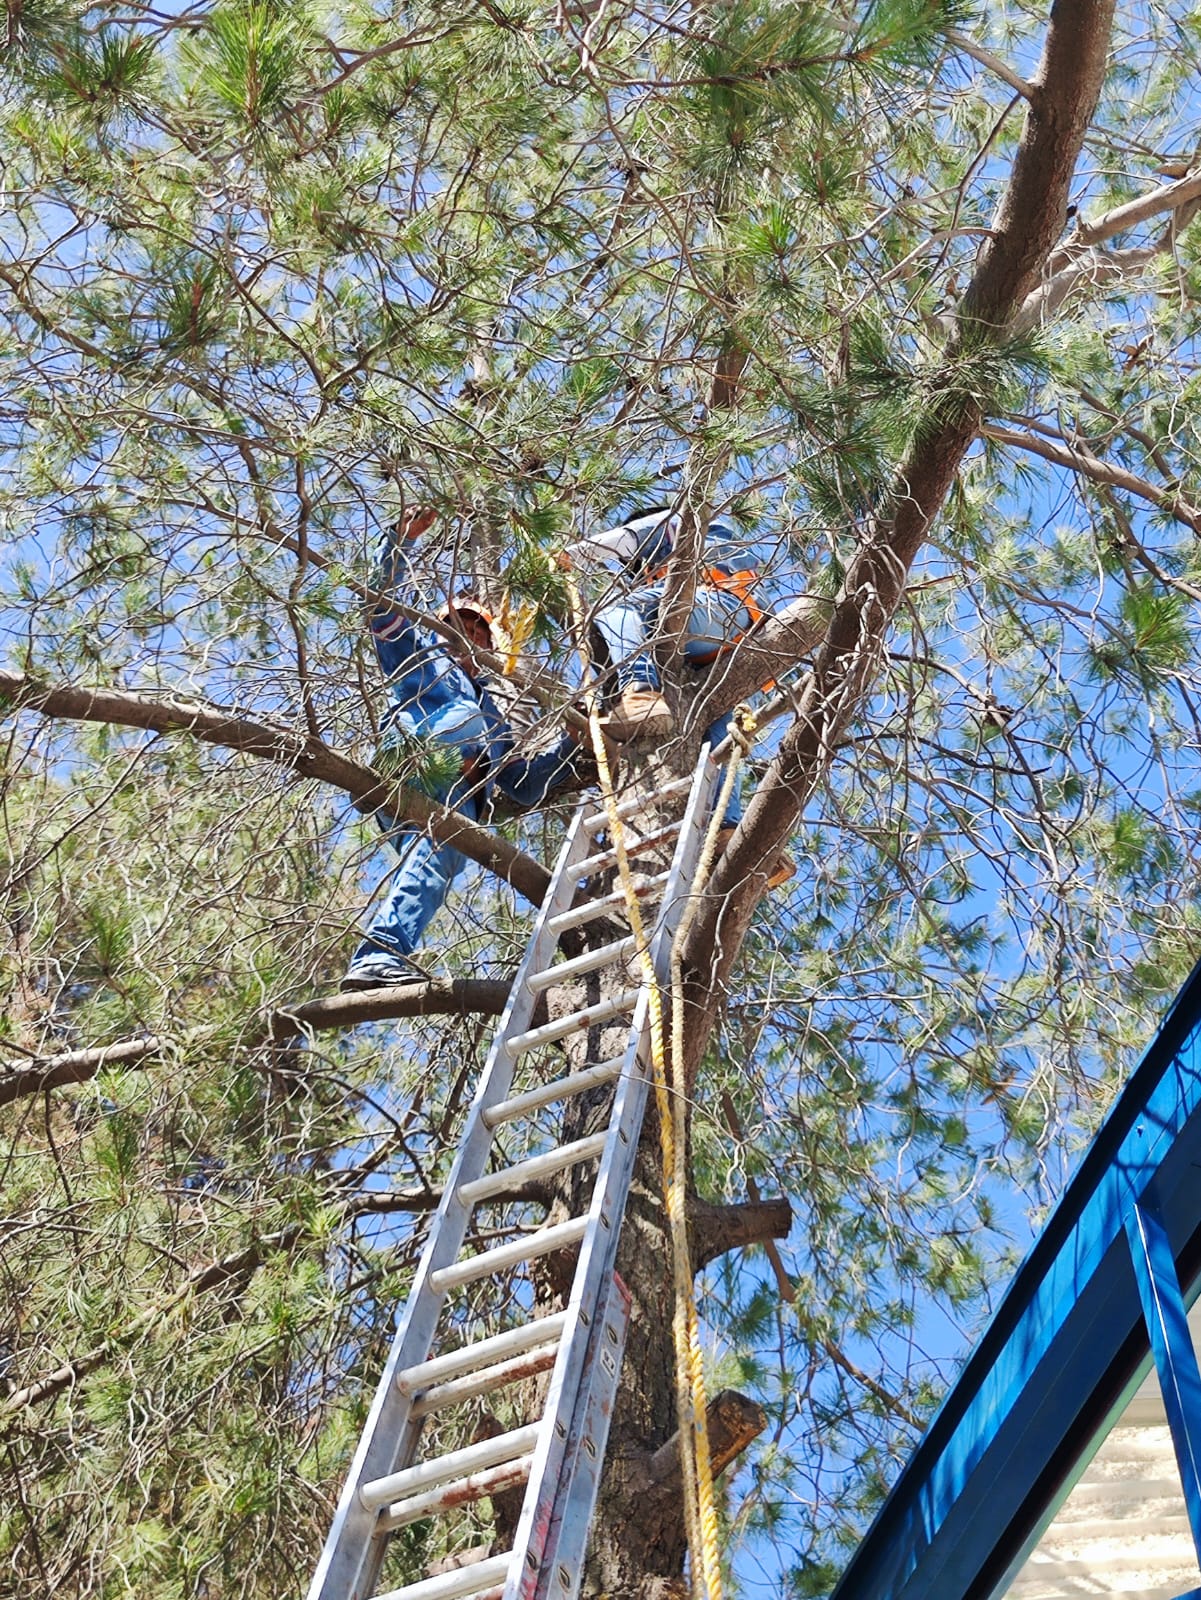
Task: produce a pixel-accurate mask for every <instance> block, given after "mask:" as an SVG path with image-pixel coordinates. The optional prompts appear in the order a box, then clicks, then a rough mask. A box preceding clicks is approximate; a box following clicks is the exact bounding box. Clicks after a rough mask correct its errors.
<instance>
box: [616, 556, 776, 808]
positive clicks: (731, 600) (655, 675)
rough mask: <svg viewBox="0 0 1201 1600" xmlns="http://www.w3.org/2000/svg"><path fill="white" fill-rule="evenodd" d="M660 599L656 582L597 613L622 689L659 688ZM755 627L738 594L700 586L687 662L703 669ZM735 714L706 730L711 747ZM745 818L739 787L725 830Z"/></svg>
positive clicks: (724, 716) (724, 715) (686, 641)
mask: <svg viewBox="0 0 1201 1600" xmlns="http://www.w3.org/2000/svg"><path fill="white" fill-rule="evenodd" d="M662 599H663V585H662V584H661V583H653V584H648V585H647V587H646V588H645V589H634V590H632V591H631V592H630V593H629V594H627V595H624V596H622V598H621V599H620V600H614V601H613V602H612V604H610V605H606V606H603V607H602V608H601V609H600V611H598V612H597V615H596V624H595V625H596V631H597V632H598V633H599V634H600V636H601V638H602V639H603V640H604V641H605V645H606V647H607V649H608V651H609V659H610V661H612V663H613V665H614V667H615V668H616V671H617V683H618V686H619V688H622V689H630V688H643V689H657V688H659V686H660V683H661V681H662V680H661V679H660V676H659V666H658V663H657V662H656V660H655V657H654V654H653V652H652V651H651V650H650V649H648V648H647V646H648V642H649V640H650V637H651V635H652V634H653V632H654V630H655V624H656V623H657V622H658V620H659V604H660V602H661V601H662ZM751 625H752V619H751V616H750V613H749V612H748V611H747V609H746V607H745V606H744V605H743V603H742V601H741V600H739V598H738V596H737V595H734V594H731V593H730V592H729V591H728V590H726V589H716V588H714V587H713V586H712V585H710V584H700V585H698V587H697V591H696V595H695V597H694V599H693V602H692V615H691V616H690V617H689V618H688V627H687V630H686V631H685V634H684V645H683V653H684V659H685V661H692V662H695V663H697V664H698V665H699V664H701V663H703V662H705V661H708V660H710V659H711V658H712V657H713V656H714V655H716V654H717V652H718V651H719V650H722V649H725V648H727V647H728V646H730V645H732V644H733V643H734V641H735V640H736V639H737V638H739V637H740V636H741V635H742V634H744V633H746V632H747V630H748V629H749V628H750V627H751ZM732 716H733V713H732V712H729V711H727V712H723V713H722V715H721V716H720V717H716V718H715V719H714V720H713V721H712V722H711V723H710V724H709V726H708V727H707V728H706V729H705V738H706V739H707V740H708V742H709V744H710V745H716V744H720V743H721V741H722V740H723V739H724V738H725V736H726V734H727V733H728V732H729V731H730V722H731V718H732ZM741 820H742V796H741V794H740V793H739V790H738V786H737V785H735V787H734V792H733V793H732V794H731V796H730V803H729V805H728V806H727V807H726V814H725V816H724V817H723V818H722V826H723V827H731V828H732V827H733V826H734V825H735V824H736V823H738V822H740V821H741Z"/></svg>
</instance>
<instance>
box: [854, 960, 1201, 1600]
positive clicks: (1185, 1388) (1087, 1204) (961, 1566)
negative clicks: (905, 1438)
mask: <svg viewBox="0 0 1201 1600" xmlns="http://www.w3.org/2000/svg"><path fill="white" fill-rule="evenodd" d="M1182 1284H1183V1285H1184V1290H1183V1292H1182V1289H1181V1285H1182ZM1199 1292H1201V966H1198V967H1197V968H1195V969H1194V971H1193V973H1192V975H1191V976H1190V977H1189V979H1188V982H1187V983H1186V984H1185V985H1184V988H1183V989H1182V990H1181V991H1180V994H1179V995H1178V996H1177V998H1176V1000H1175V1002H1174V1004H1173V1006H1172V1008H1171V1010H1170V1011H1169V1012H1168V1015H1167V1017H1166V1018H1165V1019H1164V1022H1163V1024H1162V1026H1161V1027H1160V1030H1159V1032H1158V1034H1157V1035H1156V1037H1155V1039H1154V1041H1153V1043H1152V1044H1151V1047H1150V1049H1149V1050H1148V1051H1147V1053H1146V1055H1145V1056H1144V1057H1143V1060H1142V1061H1141V1062H1140V1064H1139V1066H1138V1068H1137V1070H1136V1071H1135V1073H1134V1075H1133V1076H1132V1077H1131V1079H1130V1082H1129V1083H1128V1084H1127V1085H1126V1088H1125V1089H1124V1090H1123V1092H1122V1094H1121V1096H1120V1098H1119V1099H1118V1101H1117V1102H1116V1104H1115V1105H1114V1107H1113V1109H1112V1111H1111V1112H1110V1114H1109V1116H1108V1118H1107V1119H1106V1121H1105V1123H1104V1125H1103V1126H1102V1127H1101V1129H1100V1130H1099V1132H1098V1133H1097V1135H1096V1137H1095V1139H1094V1140H1093V1142H1092V1144H1091V1145H1090V1147H1089V1149H1088V1151H1087V1152H1086V1154H1085V1157H1084V1160H1083V1161H1082V1162H1081V1165H1080V1168H1079V1170H1078V1171H1077V1172H1076V1174H1075V1176H1074V1177H1073V1178H1072V1181H1071V1182H1070V1184H1069V1185H1068V1187H1067V1190H1066V1191H1065V1193H1064V1195H1063V1198H1062V1200H1061V1201H1060V1203H1059V1205H1058V1206H1057V1207H1056V1209H1055V1211H1054V1212H1053V1214H1052V1215H1051V1217H1050V1219H1049V1220H1048V1222H1047V1224H1046V1226H1045V1227H1044V1229H1043V1231H1042V1234H1041V1235H1040V1236H1039V1238H1038V1240H1037V1241H1036V1243H1035V1245H1034V1247H1033V1249H1032V1250H1031V1252H1030V1254H1029V1256H1028V1257H1027V1258H1026V1260H1025V1262H1024V1263H1023V1264H1022V1266H1021V1268H1020V1270H1019V1271H1018V1273H1017V1275H1016V1277H1015V1278H1014V1281H1013V1283H1012V1285H1011V1286H1010V1289H1009V1291H1008V1293H1007V1294H1006V1296H1005V1299H1004V1300H1003V1301H1002V1303H1001V1305H1000V1306H999V1307H998V1309H997V1312H996V1315H995V1316H994V1317H993V1320H992V1322H991V1323H990V1324H989V1326H988V1328H987V1329H986V1330H985V1332H984V1335H983V1337H982V1338H981V1340H980V1342H979V1344H978V1345H977V1347H976V1349H975V1351H974V1352H973V1353H972V1355H971V1357H970V1359H969V1360H968V1362H967V1365H966V1366H965V1367H964V1370H963V1372H962V1373H961V1374H960V1377H959V1379H958V1380H957V1382H956V1383H955V1385H954V1386H953V1387H952V1389H951V1390H950V1392H949V1393H948V1395H947V1397H946V1399H945V1400H944V1402H943V1404H942V1407H941V1408H940V1410H939V1411H938V1413H937V1415H936V1416H935V1417H934V1419H933V1421H932V1422H931V1424H930V1427H929V1428H928V1430H927V1431H926V1434H925V1435H924V1437H923V1438H922V1440H921V1442H920V1443H919V1445H918V1446H917V1449H916V1450H915V1451H914V1453H913V1456H912V1457H911V1459H910V1460H909V1462H908V1464H907V1465H906V1467H905V1469H904V1471H903V1472H902V1474H901V1476H900V1478H899V1479H898V1480H897V1482H896V1484H895V1486H894V1487H893V1490H892V1492H891V1494H890V1495H889V1496H888V1498H887V1500H886V1501H885V1503H884V1505H883V1506H882V1507H881V1509H880V1512H879V1515H878V1516H877V1517H876V1520H875V1522H874V1523H873V1524H872V1526H871V1528H870V1529H869V1530H868V1532H867V1535H866V1536H865V1538H864V1539H863V1541H862V1543H861V1544H860V1546H859V1548H858V1549H857V1550H856V1552H855V1554H854V1556H853V1557H852V1559H851V1562H850V1564H849V1566H848V1567H847V1570H846V1571H845V1573H844V1574H843V1576H842V1578H841V1580H840V1581H839V1583H838V1586H837V1587H836V1589H835V1590H834V1594H833V1597H832V1600H919V1597H921V1600H989V1597H990V1596H993V1595H996V1594H997V1593H998V1592H1000V1591H1002V1590H1003V1586H1004V1585H1005V1584H1006V1583H1007V1582H1008V1581H1009V1579H1010V1578H1011V1577H1012V1576H1013V1574H1014V1573H1015V1571H1016V1569H1017V1567H1018V1566H1019V1565H1020V1564H1021V1562H1022V1561H1024V1559H1025V1557H1026V1555H1027V1554H1028V1553H1029V1551H1030V1549H1031V1548H1032V1547H1033V1545H1034V1543H1035V1542H1036V1541H1037V1539H1038V1537H1039V1536H1040V1534H1041V1533H1042V1531H1043V1529H1044V1528H1045V1527H1046V1525H1047V1524H1048V1522H1049V1521H1050V1520H1051V1518H1052V1516H1053V1515H1054V1512H1055V1510H1056V1509H1057V1507H1058V1505H1059V1503H1060V1502H1061V1500H1062V1499H1063V1497H1064V1495H1065V1494H1066V1493H1067V1491H1068V1489H1070V1487H1071V1484H1072V1482H1073V1480H1074V1475H1075V1473H1076V1471H1077V1469H1078V1467H1079V1466H1080V1464H1081V1463H1082V1462H1084V1461H1086V1460H1087V1459H1088V1457H1089V1455H1091V1451H1092V1449H1093V1448H1095V1446H1096V1444H1097V1442H1099V1440H1100V1439H1101V1438H1102V1437H1104V1434H1105V1433H1106V1432H1107V1431H1108V1429H1109V1427H1110V1426H1111V1425H1112V1423H1113V1421H1114V1420H1115V1419H1116V1417H1117V1416H1118V1415H1119V1414H1120V1412H1121V1410H1122V1409H1123V1408H1124V1406H1125V1404H1126V1402H1127V1400H1128V1399H1129V1397H1130V1395H1131V1394H1132V1393H1133V1391H1134V1389H1135V1387H1136V1386H1137V1385H1138V1383H1139V1382H1140V1381H1141V1379H1142V1377H1143V1375H1144V1373H1145V1372H1146V1370H1147V1368H1148V1365H1149V1358H1150V1357H1153V1358H1154V1360H1155V1362H1156V1365H1157V1368H1158V1371H1159V1378H1160V1386H1161V1388H1162V1389H1163V1392H1164V1397H1165V1405H1166V1409H1167V1413H1168V1420H1169V1422H1170V1423H1171V1426H1172V1435H1173V1441H1174V1443H1175V1447H1176V1455H1177V1460H1178V1462H1179V1464H1180V1468H1181V1478H1182V1482H1183V1485H1184V1491H1185V1503H1186V1505H1187V1508H1188V1513H1189V1520H1190V1522H1191V1525H1192V1530H1193V1541H1194V1544H1195V1545H1196V1547H1197V1550H1198V1556H1199V1559H1201V1374H1199V1373H1198V1368H1197V1360H1196V1356H1195V1355H1194V1353H1193V1347H1192V1344H1191V1341H1190V1339H1189V1336H1188V1326H1187V1322H1186V1319H1185V1310H1186V1303H1189V1304H1191V1302H1192V1300H1193V1299H1195V1298H1196V1297H1197V1295H1198V1293H1199ZM1198 1592H1199V1593H1201V1591H1198Z"/></svg>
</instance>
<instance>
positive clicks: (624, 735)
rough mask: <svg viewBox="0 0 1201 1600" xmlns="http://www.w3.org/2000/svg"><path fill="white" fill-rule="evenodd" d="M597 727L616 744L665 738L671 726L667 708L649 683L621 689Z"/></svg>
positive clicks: (671, 718)
mask: <svg viewBox="0 0 1201 1600" xmlns="http://www.w3.org/2000/svg"><path fill="white" fill-rule="evenodd" d="M601 727H602V728H603V730H604V732H605V733H606V734H608V736H609V738H611V739H616V740H617V742H618V743H619V744H642V743H644V742H646V741H648V740H650V739H665V738H666V737H667V735H668V734H669V733H670V732H671V731H672V729H673V728H674V727H675V719H674V718H673V717H672V714H671V707H670V706H669V705H668V703H667V701H666V700H665V699H664V698H663V696H662V695H661V694H660V693H659V691H658V689H652V688H651V687H650V686H649V684H636V685H634V686H633V687H632V688H630V689H623V690H622V693H621V698H620V699H619V700H618V702H617V704H616V705H615V706H614V707H613V709H612V711H610V712H609V715H608V716H607V717H605V718H603V719H602V722H601Z"/></svg>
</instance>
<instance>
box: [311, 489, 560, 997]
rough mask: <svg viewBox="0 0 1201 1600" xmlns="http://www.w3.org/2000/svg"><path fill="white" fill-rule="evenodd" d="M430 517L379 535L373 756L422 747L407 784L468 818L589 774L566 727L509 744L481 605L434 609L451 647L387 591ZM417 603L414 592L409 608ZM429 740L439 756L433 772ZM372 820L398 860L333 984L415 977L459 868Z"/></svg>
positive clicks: (430, 842)
mask: <svg viewBox="0 0 1201 1600" xmlns="http://www.w3.org/2000/svg"><path fill="white" fill-rule="evenodd" d="M434 517H435V514H434V513H433V512H432V511H428V510H425V509H416V510H411V511H410V512H409V513H408V514H407V515H406V517H405V518H404V519H403V521H402V522H401V524H400V525H399V526H398V527H397V528H395V529H393V530H392V531H391V532H390V533H389V534H387V535H385V538H384V541H383V544H382V546H381V550H380V559H379V561H378V563H377V568H376V576H375V584H374V587H375V588H376V589H377V590H378V591H379V592H380V595H381V598H380V600H379V601H378V603H377V604H376V605H375V606H373V607H372V609H371V611H370V613H369V617H368V621H369V625H370V629H371V636H372V639H373V641H374V643H375V651H376V655H377V657H378V659H379V664H380V668H381V670H382V672H383V674H384V678H385V680H386V682H387V686H388V695H389V699H390V701H391V705H390V708H389V710H388V712H387V714H386V715H385V717H384V721H383V729H382V737H381V740H380V750H381V754H382V756H383V757H384V763H383V764H384V765H386V766H390V765H395V762H396V758H397V757H398V756H400V757H403V755H404V754H405V752H406V749H407V750H409V751H419V752H423V753H424V754H425V756H426V758H427V760H426V764H427V766H429V767H431V768H434V769H435V774H434V775H431V776H430V777H428V778H425V779H424V780H422V779H418V780H416V786H417V787H420V788H421V789H422V790H423V792H424V793H426V794H428V795H429V797H430V798H431V799H432V800H438V801H441V802H442V804H443V805H446V806H449V807H451V808H452V809H454V810H456V811H460V812H462V814H463V815H464V816H467V817H470V818H471V819H472V820H473V821H478V820H479V817H480V814H481V810H482V807H483V805H484V803H485V801H486V799H487V797H488V796H489V794H490V793H491V791H492V789H493V786H494V785H495V787H496V788H497V789H498V790H499V791H500V793H501V794H503V795H504V797H505V798H506V799H507V800H509V801H510V802H512V803H513V804H514V805H516V806H518V807H520V808H522V809H528V808H529V807H531V806H536V805H541V804H542V803H543V802H544V801H545V800H546V798H547V797H548V795H549V794H550V793H551V792H552V791H553V790H555V789H556V788H559V787H561V786H565V785H568V784H576V785H577V786H578V785H579V784H580V783H581V782H585V781H588V777H589V776H590V774H588V773H587V762H586V758H582V755H581V752H580V750H579V748H578V742H577V740H576V739H575V737H574V736H573V735H572V734H570V733H568V734H564V735H561V736H556V738H555V742H554V743H553V744H552V745H551V746H550V747H549V748H547V749H543V750H539V751H535V752H534V753H530V752H529V751H528V750H522V749H519V748H517V747H516V744H515V740H514V735H513V728H512V725H511V721H510V720H509V718H514V719H516V718H517V715H518V712H519V710H520V708H519V706H518V703H517V697H516V696H515V695H514V694H513V693H512V686H511V684H509V683H508V681H507V680H503V679H500V678H498V677H492V676H491V675H490V674H489V673H488V671H487V670H486V669H485V668H484V667H483V666H482V665H481V664H480V661H479V659H478V655H477V652H483V651H493V650H495V649H496V648H497V647H498V645H499V644H500V643H501V641H500V639H499V638H498V636H497V628H496V623H495V621H494V618H493V617H492V614H491V612H490V610H489V608H488V607H487V605H486V604H485V603H484V602H483V601H481V600H480V599H479V598H478V597H477V596H474V595H468V596H459V597H457V598H455V599H452V600H451V601H450V602H449V603H448V605H446V606H445V607H443V610H442V615H443V616H444V617H445V618H446V619H447V620H448V621H450V622H451V623H452V624H453V625H454V627H455V628H456V629H457V630H458V632H459V633H460V635H462V639H463V642H462V643H459V642H454V643H451V642H448V641H446V640H443V639H441V638H439V637H435V636H434V635H433V634H432V633H430V632H428V631H427V630H425V629H423V628H421V627H419V626H418V625H417V624H415V623H414V622H413V621H412V620H411V619H410V617H408V616H406V615H405V614H404V612H403V611H402V610H401V609H400V608H399V606H398V605H397V603H396V601H395V598H394V596H395V594H396V591H397V590H398V589H403V588H409V589H412V588H413V569H412V562H411V558H410V555H409V552H408V549H406V546H412V544H413V543H414V542H415V541H416V540H417V539H419V538H420V537H421V535H422V534H423V533H425V532H426V531H427V530H428V529H429V528H430V527H431V526H432V524H433V522H434ZM417 600H418V597H417V595H416V594H415V593H414V594H413V595H412V603H411V605H410V609H412V606H415V605H416V604H417ZM498 702H499V703H498ZM501 705H504V707H505V710H506V711H507V712H508V713H509V718H507V717H506V715H505V714H504V713H503V712H502V710H501ZM526 720H528V719H526ZM438 746H444V747H445V749H446V751H447V753H448V755H449V756H450V760H449V762H448V763H447V765H446V766H445V767H444V768H442V769H441V771H437V768H438V765H439V764H438V762H437V760H436V756H437V747H438ZM376 820H377V821H378V823H379V825H380V827H381V828H382V829H383V831H384V833H385V835H386V836H387V841H388V844H389V845H390V846H391V848H392V849H393V850H395V851H396V853H397V854H398V855H399V857H400V864H399V866H398V867H397V869H396V871H395V873H394V875H393V877H392V881H391V884H390V885H389V888H388V892H387V894H386V895H385V897H384V899H383V901H382V903H381V904H380V906H379V908H378V910H377V911H376V913H375V915H374V917H373V919H372V921H371V925H370V927H369V928H368V929H367V932H366V934H365V935H364V937H363V939H362V941H361V943H360V944H359V946H358V948H357V949H356V950H355V952H354V954H353V956H352V957H351V961H350V966H349V968H348V969H347V972H346V976H345V977H344V978H343V980H342V988H343V989H344V990H354V989H374V988H378V987H380V986H383V985H386V984H395V983H405V982H409V981H411V980H412V978H413V977H414V976H415V975H420V976H424V975H425V974H424V972H423V969H422V968H421V967H420V966H418V965H417V964H416V963H415V962H413V961H411V960H410V957H411V956H412V953H413V951H414V950H416V949H417V947H418V945H419V944H420V942H421V939H422V936H423V935H424V933H425V930H426V928H427V927H428V926H429V924H430V922H431V920H432V919H433V917H434V916H435V914H436V913H437V911H438V910H439V908H440V907H441V906H442V904H443V902H444V901H445V899H446V896H447V894H448V892H449V890H450V887H451V885H452V884H453V883H454V881H455V879H456V878H457V877H458V875H459V873H460V872H461V871H462V869H463V867H464V866H465V865H466V859H465V857H464V856H463V854H462V853H461V852H460V851H459V850H456V849H455V847H454V846H453V845H449V844H442V843H439V841H437V840H436V839H433V838H431V836H430V835H429V834H428V833H427V832H426V831H425V830H423V829H422V828H421V827H419V826H418V825H417V824H415V823H408V822H403V821H401V822H398V821H397V820H396V819H394V818H393V817H391V816H389V815H388V814H387V813H386V812H382V811H381V812H379V813H378V814H377V819H376Z"/></svg>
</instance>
